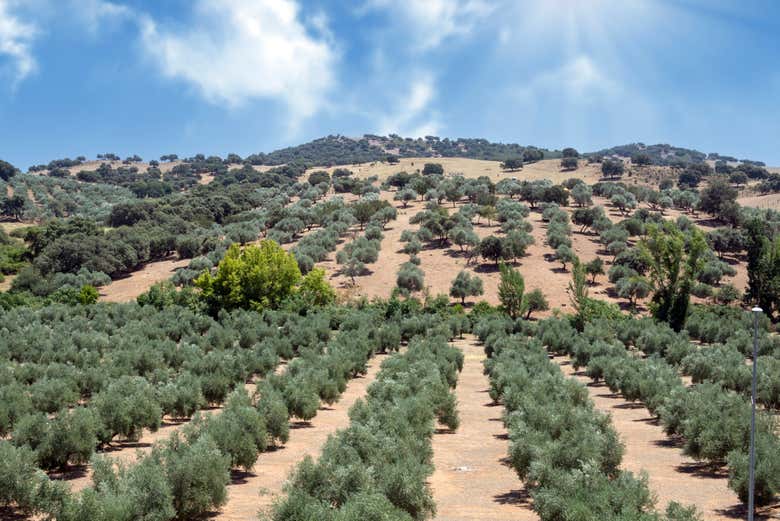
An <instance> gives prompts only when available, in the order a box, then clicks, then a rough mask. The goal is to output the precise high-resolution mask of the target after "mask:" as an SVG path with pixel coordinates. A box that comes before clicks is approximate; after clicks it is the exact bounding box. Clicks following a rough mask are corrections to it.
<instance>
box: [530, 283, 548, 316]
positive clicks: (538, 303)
mask: <svg viewBox="0 0 780 521" xmlns="http://www.w3.org/2000/svg"><path fill="white" fill-rule="evenodd" d="M524 300H525V303H524V307H525V319H526V320H528V319H529V318H531V313H534V312H536V311H547V310H548V309H550V303H549V302H547V298H546V297H545V296H544V293H542V290H540V289H539V288H537V289H535V290H533V291H531V292H530V293H527V294H526V295H525V298H524Z"/></svg>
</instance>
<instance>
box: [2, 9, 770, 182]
mask: <svg viewBox="0 0 780 521" xmlns="http://www.w3.org/2000/svg"><path fill="white" fill-rule="evenodd" d="M778 131H780V2H775V1H773V0H763V1H736V0H735V1H733V2H725V1H718V0H701V1H695V0H657V1H649V0H631V1H625V0H592V1H586V0H528V1H520V0H516V1H511V0H493V1H491V0H354V1H339V0H156V1H152V0H111V1H107V0H0V158H2V159H6V160H8V161H11V162H13V163H14V164H16V165H18V166H20V167H23V168H26V167H28V166H29V165H31V164H35V163H40V162H46V161H48V160H50V159H54V158H59V157H65V156H70V157H75V156H77V155H86V156H88V157H94V156H95V154H97V153H101V152H114V153H118V154H120V155H122V156H126V155H130V154H139V155H141V156H142V157H144V158H146V159H151V158H154V157H157V156H159V155H161V154H166V153H178V154H179V155H191V154H195V153H199V152H202V153H205V154H218V155H223V156H224V155H225V154H227V153H229V152H236V153H238V154H241V155H246V154H250V153H253V152H261V151H270V150H273V149H275V148H279V147H282V146H287V145H291V144H298V143H301V142H304V141H308V140H310V139H313V138H316V137H320V136H323V135H327V134H336V133H339V134H345V135H350V136H353V135H354V136H357V135H361V134H363V133H380V134H386V133H391V132H393V133H398V134H401V135H404V136H419V135H426V134H435V135H440V136H448V137H485V138H488V139H491V140H494V141H504V142H518V143H522V144H534V145H539V146H545V147H549V148H562V147H565V146H574V147H576V148H578V149H580V150H584V151H587V150H594V149H598V148H602V147H606V146H611V145H616V144H623V143H627V142H634V141H642V142H645V143H658V142H665V143H672V144H675V145H678V146H687V147H692V148H697V149H700V150H702V151H704V152H720V153H723V154H729V155H735V156H738V157H740V158H743V157H744V158H751V159H759V160H764V161H766V162H767V163H769V164H772V165H780V149H779V148H778V147H777V146H776V143H777V141H778V140H777V136H778V134H779V133H780V132H778Z"/></svg>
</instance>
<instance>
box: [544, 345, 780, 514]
mask: <svg viewBox="0 0 780 521" xmlns="http://www.w3.org/2000/svg"><path fill="white" fill-rule="evenodd" d="M556 361H557V362H558V364H559V365H560V367H561V370H562V371H563V373H564V374H565V375H566V376H569V377H572V378H575V379H577V380H578V381H580V382H582V383H583V384H585V385H586V386H587V388H588V394H589V395H590V398H591V399H592V400H593V402H594V403H595V405H596V408H597V409H598V410H600V411H602V412H606V413H609V414H610V415H611V417H612V423H613V425H614V426H615V429H616V430H617V432H618V434H619V435H620V439H621V440H622V441H623V443H624V444H625V454H624V456H623V465H622V466H623V468H624V469H625V470H629V471H631V472H633V473H635V474H639V473H640V472H642V471H645V472H647V474H648V478H649V486H650V490H651V491H653V492H654V493H655V494H656V495H657V498H658V507H659V508H660V509H665V508H666V505H667V504H668V503H669V502H670V501H677V502H678V503H682V504H684V505H691V504H692V505H696V507H697V508H698V509H699V511H700V512H701V513H702V516H703V519H705V520H707V521H709V520H725V519H744V517H745V510H744V508H743V506H742V504H741V503H740V501H739V498H737V495H736V494H735V493H734V492H733V491H732V490H731V489H730V488H729V486H728V475H727V473H726V471H725V468H718V469H714V468H711V467H709V466H707V464H706V463H702V462H697V461H696V460H694V459H692V458H689V457H687V456H685V455H684V454H683V451H682V449H681V447H680V444H679V443H678V440H675V439H673V438H670V437H669V436H667V435H666V433H664V431H663V428H662V427H661V425H660V424H659V423H658V421H657V420H656V418H655V417H654V416H651V414H650V413H649V412H648V410H647V409H646V408H645V406H644V405H643V404H641V403H638V402H629V401H627V400H625V399H624V398H623V397H622V396H620V395H619V394H614V393H612V391H610V389H609V387H607V386H606V385H605V384H604V383H603V382H602V383H598V384H594V383H592V382H591V379H590V378H588V377H587V376H585V375H583V374H581V373H580V372H577V371H575V370H574V367H573V366H572V365H571V362H570V360H569V358H568V357H556ZM770 519H780V518H778V517H775V516H772V517H771V518H770Z"/></svg>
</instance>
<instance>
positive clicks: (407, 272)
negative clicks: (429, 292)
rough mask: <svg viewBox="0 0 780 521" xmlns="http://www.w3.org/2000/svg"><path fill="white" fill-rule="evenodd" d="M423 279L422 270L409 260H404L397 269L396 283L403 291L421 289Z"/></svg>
mask: <svg viewBox="0 0 780 521" xmlns="http://www.w3.org/2000/svg"><path fill="white" fill-rule="evenodd" d="M424 281H425V279H424V273H423V271H422V270H421V269H420V268H418V267H417V266H415V265H414V264H412V263H411V262H405V263H403V264H402V265H401V268H400V269H399V270H398V276H397V278H396V285H397V286H398V287H399V288H401V289H402V290H404V291H407V292H415V291H422V289H423V287H424V283H425V282H424Z"/></svg>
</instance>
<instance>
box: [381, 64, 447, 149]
mask: <svg viewBox="0 0 780 521" xmlns="http://www.w3.org/2000/svg"><path fill="white" fill-rule="evenodd" d="M435 97H436V90H435V86H434V81H433V78H432V77H431V76H426V75H419V77H418V78H417V79H416V80H414V81H413V82H412V84H411V85H410V87H409V91H408V92H406V93H405V94H404V95H403V96H401V97H400V98H399V100H398V103H397V106H396V107H395V110H394V112H393V113H392V114H385V115H383V116H381V117H380V118H379V121H380V125H379V133H380V134H400V135H402V136H410V137H422V136H427V135H435V134H436V133H437V132H438V130H439V127H440V126H439V123H438V121H437V118H436V114H435V112H433V111H432V110H431V108H430V105H431V103H432V102H433V101H434V99H435Z"/></svg>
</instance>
